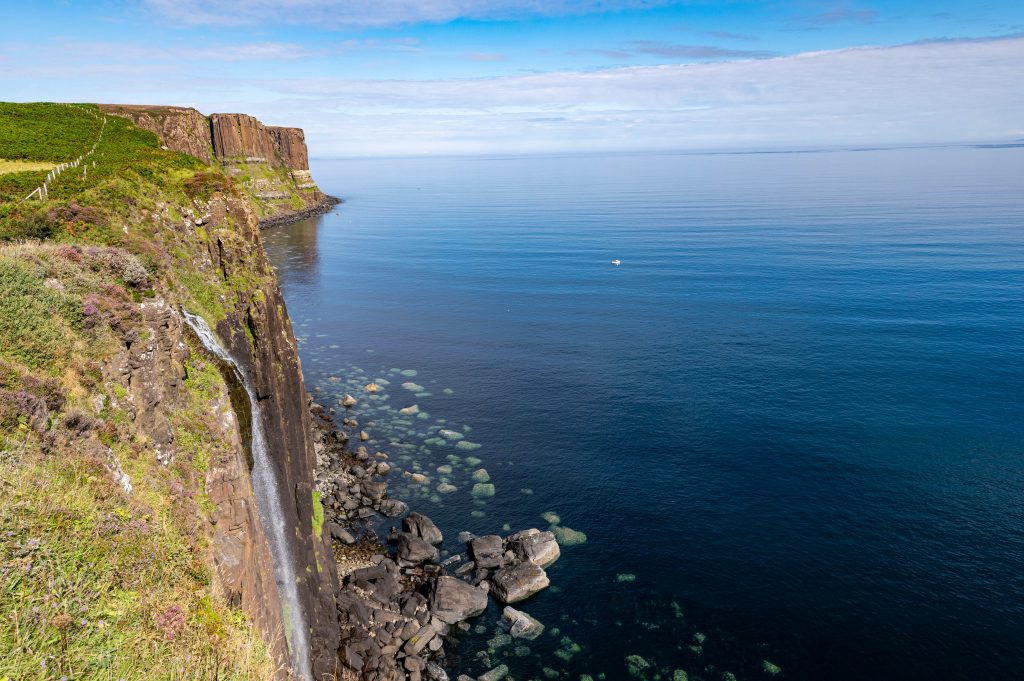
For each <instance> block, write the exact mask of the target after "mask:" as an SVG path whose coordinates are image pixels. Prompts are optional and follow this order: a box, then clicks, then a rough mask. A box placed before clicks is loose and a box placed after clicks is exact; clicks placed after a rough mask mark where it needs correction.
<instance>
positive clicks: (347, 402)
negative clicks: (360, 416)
mask: <svg viewBox="0 0 1024 681" xmlns="http://www.w3.org/2000/svg"><path fill="white" fill-rule="evenodd" d="M334 394H335V395H337V394H338V393H334ZM357 404H359V400H357V399H356V398H354V397H352V396H351V395H349V394H348V393H345V395H344V396H343V397H342V398H341V406H343V407H345V408H346V409H351V408H352V407H354V406H356V405H357Z"/></svg>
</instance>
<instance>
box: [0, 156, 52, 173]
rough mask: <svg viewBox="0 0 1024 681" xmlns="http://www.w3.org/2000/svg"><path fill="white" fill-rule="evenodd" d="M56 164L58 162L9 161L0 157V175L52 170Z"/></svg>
mask: <svg viewBox="0 0 1024 681" xmlns="http://www.w3.org/2000/svg"><path fill="white" fill-rule="evenodd" d="M56 165H57V164H56V163H49V162H47V161H8V160H7V159H3V158H0V175H6V174H8V173H24V172H34V171H39V170H44V171H50V170H52V169H53V168H54V167H55V166H56Z"/></svg>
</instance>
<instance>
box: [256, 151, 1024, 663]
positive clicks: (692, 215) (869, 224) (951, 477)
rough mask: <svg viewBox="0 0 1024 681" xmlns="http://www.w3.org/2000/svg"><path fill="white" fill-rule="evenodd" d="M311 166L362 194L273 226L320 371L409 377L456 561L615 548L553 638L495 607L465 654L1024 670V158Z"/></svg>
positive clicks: (848, 154) (415, 449) (998, 154)
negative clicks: (513, 628) (504, 553)
mask: <svg viewBox="0 0 1024 681" xmlns="http://www.w3.org/2000/svg"><path fill="white" fill-rule="evenodd" d="M313 171H314V175H315V176H316V177H317V179H318V180H319V182H320V184H321V187H322V188H324V189H325V190H326V191H328V192H330V193H332V194H335V195H338V196H341V197H344V198H345V199H346V203H345V204H344V205H342V206H341V207H339V209H337V210H336V211H335V212H333V213H331V214H329V215H327V216H324V217H321V218H319V219H316V220H310V221H306V222H302V223H298V224H295V225H292V226H289V227H285V228H280V229H275V230H271V231H268V232H267V233H266V237H267V247H268V251H269V253H270V255H271V258H272V260H273V261H274V263H275V266H276V267H277V268H278V273H279V276H280V278H281V283H282V286H283V289H284V293H285V297H286V299H287V302H288V305H289V310H290V312H291V315H292V318H293V320H294V323H295V329H296V333H297V335H298V336H300V337H301V341H302V342H301V349H300V350H301V355H302V361H303V367H304V370H305V372H306V375H307V383H308V385H310V386H311V387H312V386H316V387H319V388H320V389H321V393H320V394H321V399H322V400H324V401H328V400H329V399H332V398H333V397H336V396H337V395H340V394H341V393H342V392H345V391H350V392H352V391H354V390H355V388H356V387H357V386H359V385H362V384H363V383H365V382H367V381H369V380H370V379H373V378H384V379H385V380H387V381H388V382H389V384H388V385H386V386H384V387H385V390H384V391H383V393H382V398H381V399H378V400H370V399H362V401H361V403H360V405H359V406H358V407H357V409H356V411H357V412H359V417H360V419H361V420H362V421H363V422H364V423H369V424H370V427H369V430H370V432H371V434H372V435H373V437H374V439H375V441H376V442H375V443H374V444H376V445H378V446H380V447H381V448H383V449H385V450H386V451H389V452H390V453H391V454H392V457H393V459H394V460H395V461H396V463H398V464H399V465H400V466H401V467H402V468H404V469H407V470H410V471H413V470H418V471H421V472H423V473H424V474H425V475H427V476H428V478H429V485H427V486H418V485H413V484H409V483H408V480H407V479H405V478H401V477H400V476H395V480H394V483H393V487H394V489H395V491H396V492H398V493H399V494H400V495H404V496H405V497H406V498H408V499H410V500H411V501H412V502H413V504H414V507H416V508H418V510H421V511H422V512H424V513H427V514H428V515H430V516H432V517H433V518H435V519H436V520H437V521H438V523H439V524H440V525H441V526H442V528H443V529H444V530H445V532H446V546H447V548H449V549H456V548H457V546H456V542H455V535H456V534H457V533H458V531H460V530H470V531H473V532H476V533H478V534H479V533H492V532H500V531H501V529H502V526H503V525H504V524H506V523H507V524H509V525H510V526H511V527H512V528H513V529H519V528H522V527H527V526H537V527H541V528H546V527H548V522H547V521H546V520H543V519H542V518H541V517H540V515H541V514H542V513H544V512H548V511H551V512H555V513H556V514H557V515H558V516H560V521H559V525H558V526H559V527H563V528H571V529H573V530H577V531H580V532H583V533H585V535H586V542H585V543H582V544H578V545H576V546H567V547H565V548H563V555H562V558H561V559H560V560H559V561H558V562H557V563H556V564H555V565H554V566H552V568H551V569H550V570H549V574H550V576H551V579H552V582H553V584H554V585H555V588H552V589H549V590H548V591H546V592H544V593H542V594H540V595H539V596H537V597H535V598H534V599H531V600H530V601H527V602H526V603H524V604H523V609H524V610H526V611H528V612H529V613H530V614H532V615H534V616H535V617H537V618H538V619H540V620H541V621H542V622H544V623H545V624H546V625H547V627H548V631H547V633H545V634H544V636H542V637H541V638H540V639H538V640H537V641H535V642H531V643H528V644H527V645H526V646H525V647H519V648H518V649H517V645H518V643H516V644H511V645H505V641H504V640H503V639H501V638H497V639H495V638H494V634H495V632H494V627H493V619H494V617H495V616H496V615H497V612H498V609H497V608H495V607H493V606H492V608H491V611H490V612H489V613H488V614H487V615H486V616H485V617H483V618H481V620H480V621H479V622H477V623H475V624H477V625H478V627H480V629H479V630H478V631H477V632H476V633H473V634H472V635H471V636H469V637H468V639H469V640H467V641H466V642H465V644H464V645H462V646H461V648H460V651H459V652H460V653H462V654H463V657H462V659H461V660H460V661H458V663H457V664H456V665H454V666H453V669H454V668H460V669H465V670H467V671H469V672H471V673H474V674H475V673H479V671H480V670H482V668H483V665H484V662H485V661H482V660H478V659H476V658H475V657H474V653H475V652H476V651H477V650H481V649H483V650H487V649H488V648H490V649H492V650H493V653H492V655H491V659H490V661H491V662H494V663H497V662H499V661H500V662H505V663H507V664H509V665H510V666H511V667H512V669H513V672H514V674H515V676H516V678H520V679H528V678H545V677H546V676H550V677H552V678H566V679H573V681H575V680H576V679H578V678H579V675H580V674H591V675H594V676H595V677H596V676H597V675H598V674H600V673H604V674H605V675H606V677H607V678H609V679H618V678H627V677H628V674H629V664H628V662H627V657H628V656H631V655H639V656H641V657H643V658H644V660H645V662H646V663H647V664H649V665H650V666H649V667H647V668H646V669H638V670H637V671H638V673H640V674H643V675H646V676H645V678H651V679H653V678H655V677H656V675H659V674H660V675H661V676H662V678H671V674H672V672H673V671H674V670H676V669H682V670H686V671H687V672H688V673H689V677H690V678H691V679H721V678H723V673H724V672H730V673H733V674H735V676H736V678H737V679H739V680H740V681H745V680H747V679H763V678H787V679H850V680H853V679H865V678H873V679H978V678H986V679H1010V678H1019V676H1020V671H1019V670H1020V669H1021V667H1022V665H1024V645H1022V644H1021V641H1022V640H1024V522H1022V521H1024V409H1022V407H1021V398H1022V397H1024V388H1022V386H1024V182H1022V181H1021V179H1020V178H1022V177H1024V150H1022V149H1019V148H996V149H992V148H987V149H978V148H942V149H911V150H873V151H844V152H828V153H801V154H721V155H668V154H666V155H609V156H578V157H530V158H473V159H389V160H358V161H320V162H314V167H313ZM616 258H617V259H621V260H622V264H621V265H620V266H618V267H615V266H613V265H611V264H610V261H611V260H612V259H616ZM393 370H398V371H393ZM402 370H405V375H403V374H402V373H401V371H402ZM413 371H414V372H415V375H410V374H412V372H413ZM359 372H362V373H359ZM410 382H411V383H414V384H416V385H413V386H408V388H411V389H407V388H403V387H402V383H410ZM445 389H447V390H448V392H445ZM413 404H416V405H417V406H418V408H419V410H420V412H421V413H420V414H410V415H402V414H399V413H398V409H400V408H403V407H408V406H411V405H413ZM422 412H426V413H427V415H426V416H423V415H422ZM442 421H443V422H442ZM465 426H468V427H469V430H468V431H467V430H466V429H465ZM441 428H446V429H450V430H454V431H458V432H459V433H460V434H462V435H463V437H462V438H461V439H458V440H454V439H453V440H449V439H447V438H444V437H442V436H439V435H438V430H439V429H441ZM460 442H461V443H463V444H462V445H460V444H458V443H460ZM467 442H468V443H472V445H467V444H465V443H467ZM473 445H480V446H479V448H474V447H473ZM402 457H405V458H404V459H403V458H402ZM450 457H457V459H453V458H450ZM475 459H479V462H476V461H475ZM444 466H451V470H450V472H449V470H448V469H447V468H443V467H444ZM438 467H442V470H441V471H438V470H437V468H438ZM481 467H483V468H486V470H487V472H488V476H489V477H490V481H491V483H493V484H494V485H495V495H494V496H493V497H485V498H475V497H474V496H473V495H472V493H471V490H472V488H473V485H474V484H476V481H474V480H473V479H472V477H471V475H472V473H473V472H474V471H475V470H477V469H479V468H481ZM393 475H394V474H393ZM478 477H479V474H478ZM442 483H443V484H445V485H450V486H451V487H455V488H456V489H455V491H444V492H439V491H438V490H437V487H438V485H441V484H442ZM444 489H445V490H448V487H445V488H444ZM524 490H526V492H524ZM483 491H486V490H482V489H478V493H479V492H483ZM527 492H529V493H527ZM553 629H557V630H558V632H557V634H556V635H552V630H553ZM766 660H767V661H769V662H771V663H772V664H775V665H778V667H779V668H781V672H780V673H779V674H778V675H773V674H772V673H771V671H774V670H772V669H770V668H768V669H766V665H765V661H766ZM632 662H633V666H634V668H637V666H638V664H639V663H638V662H637V661H636V660H635V658H634V659H633V661H632Z"/></svg>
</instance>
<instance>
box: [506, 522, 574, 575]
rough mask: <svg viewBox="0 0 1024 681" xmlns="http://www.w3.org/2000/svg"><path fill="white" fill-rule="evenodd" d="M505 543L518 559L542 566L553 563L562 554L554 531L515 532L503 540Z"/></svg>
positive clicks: (532, 530) (531, 530)
mask: <svg viewBox="0 0 1024 681" xmlns="http://www.w3.org/2000/svg"><path fill="white" fill-rule="evenodd" d="M505 545H506V546H508V548H509V549H510V550H511V551H512V553H514V554H515V556H516V558H518V559H519V560H521V561H526V562H530V563H534V564H535V565H539V566H541V567H542V568H546V567H547V566H549V565H551V564H552V563H554V562H555V561H556V560H558V557H559V556H560V555H561V554H562V551H561V549H559V548H558V542H557V541H556V540H555V535H554V533H552V532H541V531H540V530H537V529H529V530H523V531H522V532H516V533H515V534H513V535H512V536H510V537H509V538H508V539H506V540H505Z"/></svg>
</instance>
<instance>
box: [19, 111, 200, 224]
mask: <svg viewBox="0 0 1024 681" xmlns="http://www.w3.org/2000/svg"><path fill="white" fill-rule="evenodd" d="M93 114H95V115H96V116H100V117H101V118H102V114H100V112H99V110H98V109H97V108H96V107H95V106H92V105H75V106H66V105H60V104H9V103H2V102H0V158H2V159H8V160H20V161H47V162H53V163H60V162H64V161H72V160H74V159H75V158H77V157H78V156H80V155H82V154H84V153H86V152H87V151H89V149H90V148H91V147H92V145H93V144H94V143H95V142H96V141H97V139H99V132H100V126H101V125H102V123H101V122H100V120H98V119H97V118H96V117H94V115H93ZM106 120H107V124H106V127H105V129H104V131H103V137H102V139H101V140H100V143H99V146H98V147H97V149H96V152H95V153H94V154H92V155H91V156H89V157H88V158H87V160H86V164H87V165H88V171H87V173H85V175H84V176H83V170H84V168H82V167H79V168H69V169H67V170H65V171H64V172H63V173H62V174H61V175H60V176H59V177H58V178H57V179H56V180H54V181H53V182H52V183H51V184H50V188H49V192H50V199H51V200H50V204H52V203H53V202H54V201H57V202H60V201H67V200H70V199H77V200H78V201H79V202H89V203H93V204H104V205H105V206H107V207H112V206H113V205H114V203H115V199H116V198H118V197H119V196H120V198H122V199H123V198H125V196H126V195H127V196H130V197H133V198H142V197H144V196H145V195H146V191H147V189H146V185H151V184H154V183H159V184H165V185H172V186H173V185H175V184H179V185H180V184H181V183H183V182H184V181H185V180H186V179H188V178H190V177H191V176H192V175H193V174H195V173H196V172H199V171H202V170H206V169H207V167H206V166H205V165H204V164H203V163H201V162H200V161H198V160H196V159H195V158H193V157H191V156H187V155H185V154H179V153H176V152H171V151H164V150H162V149H161V148H160V141H159V139H158V138H157V136H156V135H154V134H153V133H151V132H148V131H146V130H141V129H139V128H136V127H135V126H133V125H132V124H131V123H130V122H129V121H128V120H126V119H123V118H120V117H118V116H111V115H108V116H107V117H106ZM45 177H46V171H43V170H40V171H29V172H11V173H5V174H0V203H5V202H6V203H15V202H18V201H21V200H22V199H23V198H25V196H27V195H28V194H29V193H30V192H31V191H32V190H33V189H35V188H36V187H38V186H39V185H40V184H42V182H43V180H44V179H45ZM90 194H92V195H94V197H93V198H95V199H96V200H90ZM35 204H36V202H34V201H33V202H28V204H26V205H23V206H21V207H15V206H6V207H0V225H2V223H3V222H4V221H5V219H11V220H18V219H22V218H24V216H25V214H26V212H27V211H29V210H33V209H37V208H38V206H37V205H35ZM16 236H17V235H11V234H6V235H5V234H4V230H3V229H0V240H3V239H4V238H12V237H16Z"/></svg>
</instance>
